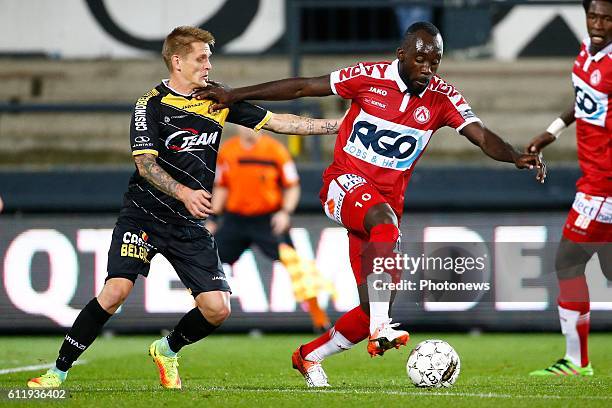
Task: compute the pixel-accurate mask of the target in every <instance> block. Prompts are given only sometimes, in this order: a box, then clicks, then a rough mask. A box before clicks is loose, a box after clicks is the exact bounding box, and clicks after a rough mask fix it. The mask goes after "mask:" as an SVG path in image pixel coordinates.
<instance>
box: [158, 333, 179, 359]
mask: <svg viewBox="0 0 612 408" xmlns="http://www.w3.org/2000/svg"><path fill="white" fill-rule="evenodd" d="M157 351H158V352H159V353H160V354H161V355H162V356H166V357H176V353H175V352H174V351H172V350H171V349H170V345H169V344H168V338H167V337H163V338H162V339H161V341H160V342H159V343H157Z"/></svg>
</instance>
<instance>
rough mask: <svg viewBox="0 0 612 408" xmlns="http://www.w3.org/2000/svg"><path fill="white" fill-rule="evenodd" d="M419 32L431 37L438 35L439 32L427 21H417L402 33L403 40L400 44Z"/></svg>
mask: <svg viewBox="0 0 612 408" xmlns="http://www.w3.org/2000/svg"><path fill="white" fill-rule="evenodd" d="M419 31H425V32H426V33H427V34H429V35H431V36H433V37H435V36H436V35H438V34H440V30H438V27H436V26H435V25H433V24H432V23H430V22H429V21H417V22H416V23H414V24H412V25H410V27H408V28H407V29H406V32H405V33H404V38H403V39H402V44H405V43H406V42H407V41H408V40H409V39H410V38H411V37H412V36H413V35H414V34H415V33H417V32H419Z"/></svg>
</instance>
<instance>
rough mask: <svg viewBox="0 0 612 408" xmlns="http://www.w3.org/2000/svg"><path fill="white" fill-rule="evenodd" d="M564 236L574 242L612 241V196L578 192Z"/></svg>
mask: <svg viewBox="0 0 612 408" xmlns="http://www.w3.org/2000/svg"><path fill="white" fill-rule="evenodd" d="M563 236H564V237H565V238H567V239H569V240H570V241H573V242H612V197H607V198H606V197H596V196H590V195H588V194H585V193H582V192H580V191H579V192H577V193H576V198H575V199H574V203H573V204H572V209H571V210H570V212H569V214H568V215H567V220H566V221H565V226H564V228H563Z"/></svg>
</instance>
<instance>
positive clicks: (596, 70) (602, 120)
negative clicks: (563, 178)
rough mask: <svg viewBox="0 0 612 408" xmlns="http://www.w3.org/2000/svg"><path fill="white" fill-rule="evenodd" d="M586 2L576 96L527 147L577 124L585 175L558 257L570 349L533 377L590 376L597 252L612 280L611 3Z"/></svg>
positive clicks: (562, 315) (563, 327)
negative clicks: (591, 272)
mask: <svg viewBox="0 0 612 408" xmlns="http://www.w3.org/2000/svg"><path fill="white" fill-rule="evenodd" d="M582 3H583V5H584V10H585V11H586V23H587V31H588V34H589V36H588V37H587V38H586V39H585V40H584V42H583V43H582V46H581V47H580V54H578V57H577V58H576V61H575V62H574V69H573V71H572V82H573V85H574V90H575V100H574V102H573V104H572V107H571V108H570V109H569V110H568V111H567V112H565V113H563V114H562V115H561V116H560V117H559V118H557V119H555V120H554V121H553V122H552V123H551V125H550V126H549V127H548V129H547V130H546V132H544V133H542V134H541V135H539V136H536V137H535V138H534V139H533V140H532V141H531V142H530V144H529V146H528V147H527V150H528V151H530V152H534V153H537V152H540V151H541V150H542V149H543V148H544V147H545V146H548V145H549V144H550V143H552V142H554V141H555V140H556V139H557V138H558V137H559V135H560V134H561V132H562V131H563V129H565V128H566V127H567V126H568V125H570V124H572V123H573V122H574V121H575V122H576V139H577V142H578V163H579V164H580V169H581V170H582V177H581V178H580V179H579V180H578V182H577V183H576V188H577V190H578V191H577V193H576V198H575V199H574V204H573V205H572V209H571V210H570V213H569V215H568V217H567V220H566V221H565V226H564V228H563V237H562V238H561V242H560V244H559V249H558V250H557V257H556V260H555V267H556V271H557V278H558V280H559V289H560V290H559V298H558V307H559V319H560V322H561V331H562V332H563V334H564V335H565V339H566V352H565V356H564V357H563V358H562V359H560V360H559V361H557V362H556V363H554V364H553V365H551V366H550V367H548V368H545V369H543V370H537V371H533V372H532V373H531V375H549V376H558V375H593V368H592V367H591V363H590V361H589V354H588V347H587V345H588V344H587V343H588V336H589V325H590V323H589V319H590V299H589V289H588V287H587V283H586V279H585V275H584V273H585V269H586V264H587V262H588V261H589V260H590V259H591V257H592V256H593V255H594V254H595V253H597V256H598V258H599V264H600V265H601V269H602V271H603V273H604V274H605V276H606V278H607V279H608V280H609V281H611V280H612V2H611V1H610V0H593V1H591V0H587V1H583V2H582Z"/></svg>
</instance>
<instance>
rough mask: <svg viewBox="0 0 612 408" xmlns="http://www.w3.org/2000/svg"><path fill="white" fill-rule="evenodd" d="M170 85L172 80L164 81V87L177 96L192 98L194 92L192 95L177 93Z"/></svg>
mask: <svg viewBox="0 0 612 408" xmlns="http://www.w3.org/2000/svg"><path fill="white" fill-rule="evenodd" d="M169 83H170V80H169V79H162V84H164V86H165V87H166V88H168V89H169V90H171V91H172V92H173V93H175V94H177V95H180V96H184V97H186V98H190V97H191V95H192V94H193V92H192V93H190V94H184V93H181V92H179V91H177V90H176V89H174V88H172V87H171V86H170V85H169Z"/></svg>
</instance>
